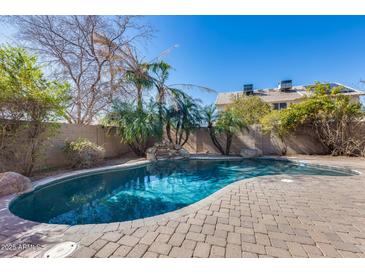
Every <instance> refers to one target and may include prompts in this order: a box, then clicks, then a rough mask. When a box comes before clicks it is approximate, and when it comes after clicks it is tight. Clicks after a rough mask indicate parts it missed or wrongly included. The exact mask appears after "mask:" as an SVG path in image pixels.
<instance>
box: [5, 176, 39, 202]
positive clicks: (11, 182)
mask: <svg viewBox="0 0 365 274" xmlns="http://www.w3.org/2000/svg"><path fill="white" fill-rule="evenodd" d="M31 188H32V182H31V180H30V179H29V178H28V177H25V176H23V175H21V174H19V173H16V172H4V173H0V197H1V196H5V195H9V194H14V193H19V192H24V191H27V190H29V189H31Z"/></svg>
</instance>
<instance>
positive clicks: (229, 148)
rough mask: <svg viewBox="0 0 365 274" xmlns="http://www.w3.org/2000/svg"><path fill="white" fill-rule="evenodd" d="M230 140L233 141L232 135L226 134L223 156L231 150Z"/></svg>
mask: <svg viewBox="0 0 365 274" xmlns="http://www.w3.org/2000/svg"><path fill="white" fill-rule="evenodd" d="M232 139H233V135H232V134H229V133H227V134H226V151H225V155H229V152H230V150H231V144H232Z"/></svg>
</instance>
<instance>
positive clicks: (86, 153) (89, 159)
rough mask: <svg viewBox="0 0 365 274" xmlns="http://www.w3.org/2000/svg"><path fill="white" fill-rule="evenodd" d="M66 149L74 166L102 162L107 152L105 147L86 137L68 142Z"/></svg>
mask: <svg viewBox="0 0 365 274" xmlns="http://www.w3.org/2000/svg"><path fill="white" fill-rule="evenodd" d="M64 151H65V153H66V155H67V157H68V159H69V161H70V162H71V165H72V167H73V168H87V167H92V166H95V165H97V164H100V163H101V162H102V161H103V158H104V153H105V151H104V148H103V147H101V146H98V145H97V144H95V143H93V142H91V141H89V140H88V139H84V138H79V139H77V140H75V141H72V142H66V145H65V147H64Z"/></svg>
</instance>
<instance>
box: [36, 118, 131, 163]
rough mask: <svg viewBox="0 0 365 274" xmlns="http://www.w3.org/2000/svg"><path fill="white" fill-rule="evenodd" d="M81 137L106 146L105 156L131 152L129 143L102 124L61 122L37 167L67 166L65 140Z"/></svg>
mask: <svg viewBox="0 0 365 274" xmlns="http://www.w3.org/2000/svg"><path fill="white" fill-rule="evenodd" d="M80 137H81V138H86V139H88V140H90V141H92V142H94V143H96V144H97V145H100V146H102V147H104V149H105V158H114V157H118V156H121V155H123V154H126V153H128V152H130V149H129V147H128V145H126V144H122V143H121V140H120V138H119V137H118V136H117V135H115V134H108V133H107V131H106V129H104V128H103V127H101V126H97V125H85V126H84V125H74V124H61V127H60V129H59V131H58V134H57V135H56V136H54V137H53V138H52V139H51V140H50V141H49V142H48V143H47V146H46V147H45V150H44V156H43V157H42V159H41V160H40V162H39V164H38V166H37V169H47V168H54V167H62V166H66V165H67V164H68V163H67V159H66V156H65V154H64V152H63V147H64V145H65V142H66V141H73V140H76V139H77V138H80Z"/></svg>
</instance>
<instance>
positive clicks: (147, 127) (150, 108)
mask: <svg viewBox="0 0 365 274" xmlns="http://www.w3.org/2000/svg"><path fill="white" fill-rule="evenodd" d="M104 123H105V124H106V125H107V126H115V127H116V128H117V130H118V134H119V136H120V137H121V139H122V142H124V143H126V144H128V146H129V147H130V148H131V150H132V151H133V152H134V153H135V154H136V155H138V156H145V155H146V150H147V147H148V141H149V140H151V139H154V138H161V136H162V126H161V124H160V121H159V119H158V113H157V111H156V104H154V103H152V102H150V103H149V104H147V106H146V109H145V110H144V109H140V108H139V106H136V105H131V104H128V103H125V102H115V103H114V105H113V107H112V111H111V112H110V113H109V114H108V115H107V116H106V119H105V121H104Z"/></svg>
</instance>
